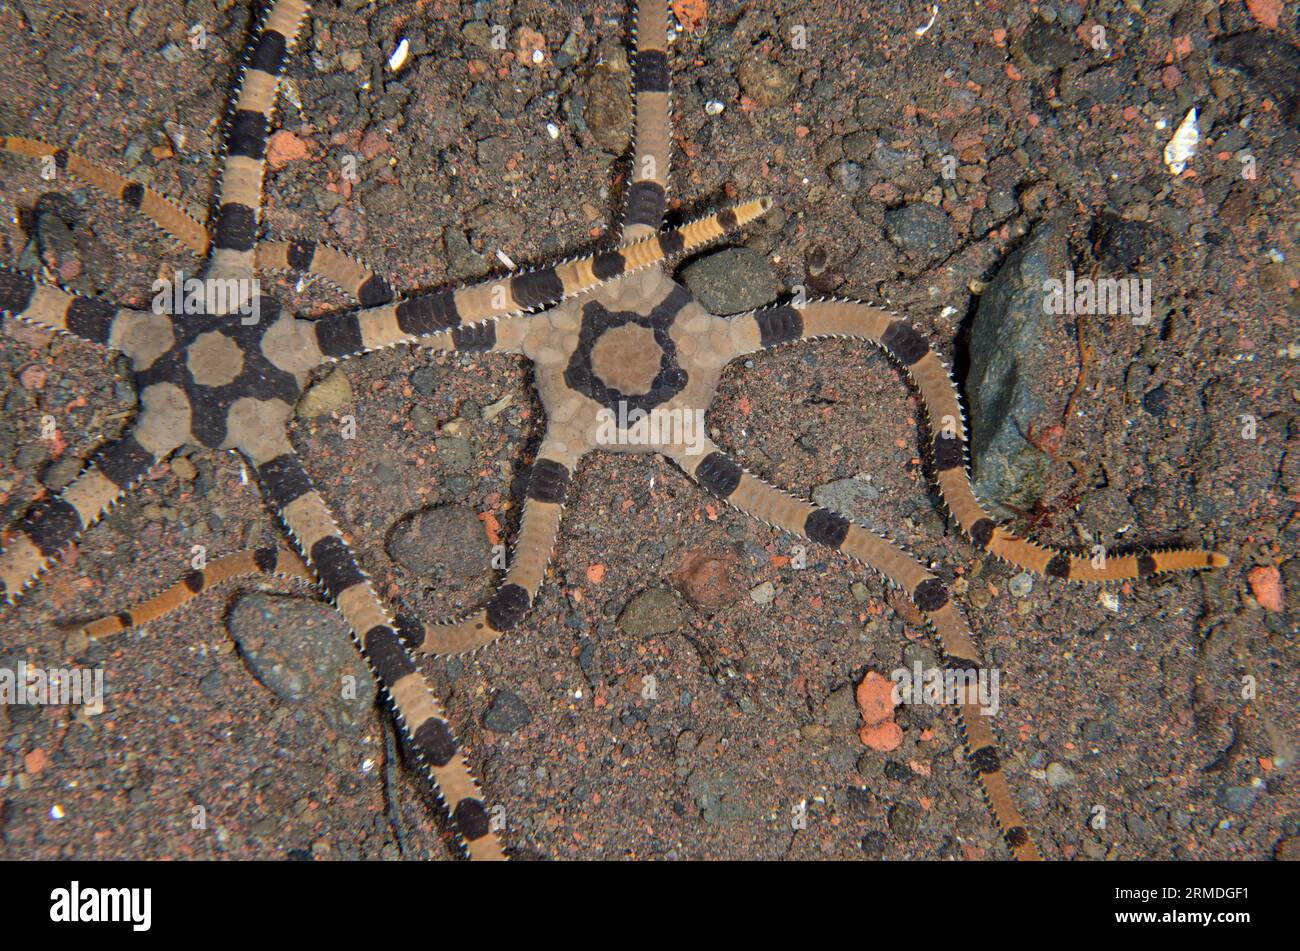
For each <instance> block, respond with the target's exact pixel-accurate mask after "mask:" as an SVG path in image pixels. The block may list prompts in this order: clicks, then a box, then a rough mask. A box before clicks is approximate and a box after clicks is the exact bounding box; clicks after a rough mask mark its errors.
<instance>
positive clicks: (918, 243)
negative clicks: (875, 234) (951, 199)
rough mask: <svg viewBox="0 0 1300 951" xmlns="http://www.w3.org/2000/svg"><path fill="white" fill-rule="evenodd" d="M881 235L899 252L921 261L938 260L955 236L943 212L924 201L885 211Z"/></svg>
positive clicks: (950, 221)
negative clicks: (923, 259) (898, 249)
mask: <svg viewBox="0 0 1300 951" xmlns="http://www.w3.org/2000/svg"><path fill="white" fill-rule="evenodd" d="M885 234H886V235H887V236H888V238H889V240H890V241H892V242H893V243H894V244H895V245H897V246H898V247H899V248H901V249H902V250H903V251H906V252H907V253H908V254H912V255H916V256H918V257H925V258H934V257H938V256H939V255H940V254H941V253H942V252H943V251H945V250H947V249H948V248H949V247H950V246H951V245H952V243H953V240H954V239H955V237H956V234H955V232H954V231H953V227H952V219H951V218H949V217H948V215H947V214H946V213H945V212H944V211H943V209H941V208H936V207H935V206H934V205H931V204H928V203H926V202H914V203H913V204H910V205H903V206H902V207H901V208H891V209H889V210H888V211H886V212H885Z"/></svg>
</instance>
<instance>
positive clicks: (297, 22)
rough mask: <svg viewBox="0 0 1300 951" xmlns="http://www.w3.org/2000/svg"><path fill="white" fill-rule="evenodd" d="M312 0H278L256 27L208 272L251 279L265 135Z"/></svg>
mask: <svg viewBox="0 0 1300 951" xmlns="http://www.w3.org/2000/svg"><path fill="white" fill-rule="evenodd" d="M308 9H309V4H308V3H306V2H305V0H276V2H275V3H273V4H271V6H270V8H269V9H268V10H267V12H266V15H265V18H264V19H263V20H262V22H261V24H260V25H259V27H258V28H257V30H255V31H254V35H255V39H254V40H253V43H252V45H251V46H250V47H249V50H248V53H247V54H246V58H245V60H244V70H243V76H242V80H241V82H240V84H239V91H238V94H237V95H236V98H235V108H234V113H233V115H232V116H231V119H230V123H229V128H228V129H227V132H226V137H225V143H226V153H225V156H224V159H223V161H222V168H221V180H220V182H219V184H218V187H217V195H218V196H219V204H218V207H217V212H216V220H215V222H214V224H213V228H212V232H213V237H212V252H211V257H210V259H209V265H210V268H209V273H210V275H217V276H220V277H223V278H232V277H233V278H246V279H251V278H252V276H253V273H254V267H255V263H256V262H255V259H254V248H255V246H256V244H257V234H258V227H259V224H260V221H261V214H262V179H263V176H264V175H265V173H266V140H267V136H268V134H269V133H270V128H271V119H272V117H273V115H274V114H275V106H276V100H277V98H278V96H279V89H280V77H281V75H282V74H283V73H284V64H285V60H286V58H287V57H288V54H289V51H290V50H292V49H293V45H294V43H295V42H296V40H297V38H298V32H299V30H300V29H301V28H302V24H303V21H304V20H305V19H306V17H307V12H308Z"/></svg>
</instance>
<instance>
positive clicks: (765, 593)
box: [749, 581, 776, 607]
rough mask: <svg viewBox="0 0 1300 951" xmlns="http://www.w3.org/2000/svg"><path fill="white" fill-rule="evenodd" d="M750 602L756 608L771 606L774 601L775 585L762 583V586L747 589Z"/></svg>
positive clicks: (768, 582)
mask: <svg viewBox="0 0 1300 951" xmlns="http://www.w3.org/2000/svg"><path fill="white" fill-rule="evenodd" d="M749 597H750V600H751V601H753V602H754V603H755V604H757V605H758V606H760V607H762V606H764V605H768V604H771V603H772V602H773V601H774V600H776V585H774V584H772V582H770V581H764V582H763V583H762V584H760V585H758V586H756V587H753V588H750V589H749Z"/></svg>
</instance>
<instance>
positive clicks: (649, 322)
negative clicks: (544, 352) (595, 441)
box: [564, 291, 689, 419]
mask: <svg viewBox="0 0 1300 951" xmlns="http://www.w3.org/2000/svg"><path fill="white" fill-rule="evenodd" d="M682 294H683V296H685V292H684V291H683V292H682ZM675 296H676V295H670V297H669V299H668V300H665V301H664V302H663V303H662V304H660V305H659V306H658V307H656V308H655V309H654V310H652V311H651V312H650V313H649V314H638V313H636V312H635V311H630V310H624V311H613V312H611V311H609V310H607V309H605V308H604V307H603V306H601V305H600V304H599V303H598V302H596V301H591V302H590V303H588V304H586V305H585V306H584V307H583V308H582V329H581V330H580V331H579V334H578V348H577V349H576V350H575V351H574V352H573V356H572V357H571V358H570V360H569V367H568V369H566V370H565V371H564V381H565V382H566V383H567V384H568V385H569V386H570V387H572V388H573V389H574V390H577V391H578V392H579V393H583V394H585V395H586V396H589V397H591V398H592V399H593V400H595V401H596V402H597V403H600V404H601V405H602V406H604V407H606V408H607V409H609V410H610V411H611V412H612V413H614V414H615V416H616V417H617V418H619V419H627V418H628V416H629V415H630V414H631V413H633V412H634V411H635V410H641V411H642V412H645V413H649V412H650V411H651V410H653V409H654V408H655V407H656V406H659V405H661V404H663V403H666V402H668V401H669V400H671V399H672V398H673V397H674V396H676V395H677V394H678V393H680V392H681V391H682V389H683V388H684V387H685V386H686V383H687V381H688V379H689V376H688V375H687V373H686V371H685V370H683V369H682V368H681V366H680V365H679V364H678V363H677V347H676V345H675V344H674V343H673V340H672V337H670V336H669V334H668V331H669V328H671V327H672V322H673V318H674V316H675V315H676V314H677V312H678V311H679V310H680V309H681V301H674V300H673V299H672V298H673V297H675Z"/></svg>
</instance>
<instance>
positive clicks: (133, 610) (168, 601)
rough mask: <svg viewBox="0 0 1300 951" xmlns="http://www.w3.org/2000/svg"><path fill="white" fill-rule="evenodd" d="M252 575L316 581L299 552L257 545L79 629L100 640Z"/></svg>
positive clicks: (226, 556)
mask: <svg viewBox="0 0 1300 951" xmlns="http://www.w3.org/2000/svg"><path fill="white" fill-rule="evenodd" d="M249 575H263V576H265V577H280V578H289V579H292V580H295V581H306V582H309V583H312V584H314V583H315V579H314V578H313V577H312V575H311V572H309V571H308V570H307V566H306V565H305V564H304V563H303V560H302V559H301V558H300V557H298V553H297V552H293V551H290V550H289V549H288V548H256V549H248V550H245V551H238V552H234V553H233V554H229V555H224V556H222V557H221V558H218V559H217V560H216V561H213V562H209V564H208V566H207V567H206V568H202V569H196V570H194V571H191V572H190V573H189V574H187V575H186V576H185V577H184V578H182V579H181V580H180V581H178V582H176V583H175V584H174V585H172V586H171V587H170V588H167V589H166V590H164V591H160V592H159V593H158V594H156V595H154V596H153V597H152V598H148V599H147V600H145V601H141V602H139V603H138V604H133V605H132V606H131V607H129V608H127V609H125V610H123V611H118V612H115V613H113V614H106V615H104V616H103V617H100V618H96V619H95V620H93V621H89V622H87V623H86V624H84V625H82V626H81V627H80V628H79V629H78V630H77V631H76V632H74V633H80V634H81V635H83V636H85V637H86V638H87V639H88V640H92V641H98V640H103V639H105V638H108V637H112V636H113V635H114V634H120V633H122V632H123V631H125V630H129V629H130V628H133V627H139V626H141V625H142V624H148V623H149V622H150V621H156V620H158V619H159V618H161V617H164V616H166V615H168V614H171V613H172V612H173V611H178V610H180V609H181V608H182V607H184V606H185V605H186V604H189V603H190V602H191V601H193V600H194V599H195V598H197V597H198V596H199V595H201V594H203V593H204V592H205V591H211V590H212V589H213V588H215V587H217V586H218V585H220V584H224V583H226V582H227V581H234V580H235V579H237V578H243V577H247V576H249Z"/></svg>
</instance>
